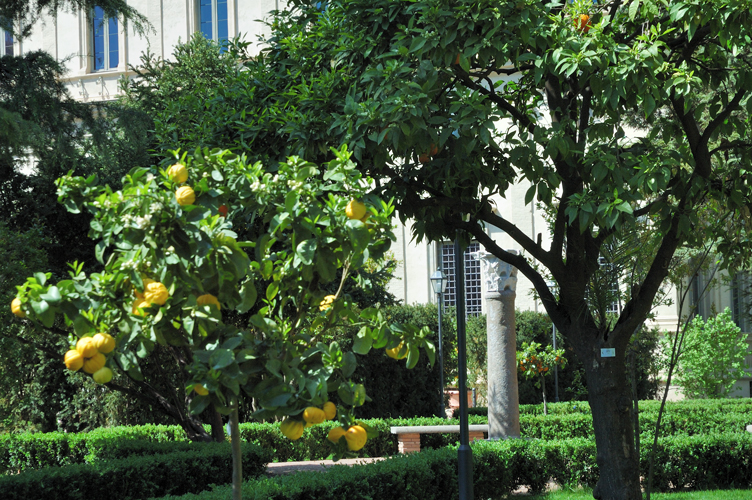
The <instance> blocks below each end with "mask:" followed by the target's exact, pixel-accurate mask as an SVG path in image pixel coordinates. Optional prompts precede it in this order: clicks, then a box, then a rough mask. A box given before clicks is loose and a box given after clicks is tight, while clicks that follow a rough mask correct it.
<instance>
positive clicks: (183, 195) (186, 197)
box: [175, 186, 196, 207]
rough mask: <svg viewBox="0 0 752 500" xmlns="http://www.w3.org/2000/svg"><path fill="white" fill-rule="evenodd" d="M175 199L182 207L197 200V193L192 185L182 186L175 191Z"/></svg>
mask: <svg viewBox="0 0 752 500" xmlns="http://www.w3.org/2000/svg"><path fill="white" fill-rule="evenodd" d="M175 199H176V200H177V201H178V205H180V206H181V207H184V206H186V205H193V204H194V203H195V202H196V193H195V192H194V191H193V188H192V187H191V186H182V187H179V188H178V189H177V191H175Z"/></svg>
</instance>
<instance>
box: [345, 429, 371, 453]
mask: <svg viewBox="0 0 752 500" xmlns="http://www.w3.org/2000/svg"><path fill="white" fill-rule="evenodd" d="M345 439H346V440H347V449H348V450H350V451H358V450H359V449H361V448H362V447H364V446H365V445H366V441H367V440H368V434H367V433H366V430H365V429H364V428H363V427H361V426H359V425H353V426H351V427H350V428H349V429H347V432H345Z"/></svg>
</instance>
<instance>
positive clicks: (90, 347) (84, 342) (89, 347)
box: [76, 337, 99, 358]
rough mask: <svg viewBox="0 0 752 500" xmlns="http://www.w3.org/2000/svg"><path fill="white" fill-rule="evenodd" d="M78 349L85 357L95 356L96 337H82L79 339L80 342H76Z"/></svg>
mask: <svg viewBox="0 0 752 500" xmlns="http://www.w3.org/2000/svg"><path fill="white" fill-rule="evenodd" d="M76 350H77V351H78V352H79V353H80V354H81V356H83V357H84V358H90V357H92V356H94V355H95V354H96V353H97V352H99V351H98V350H97V346H96V344H95V343H94V339H93V338H91V337H81V338H80V339H78V342H76Z"/></svg>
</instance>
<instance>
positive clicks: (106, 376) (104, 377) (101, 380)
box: [92, 366, 112, 384]
mask: <svg viewBox="0 0 752 500" xmlns="http://www.w3.org/2000/svg"><path fill="white" fill-rule="evenodd" d="M92 378H93V379H94V382H96V383H97V384H106V383H107V382H109V381H110V380H112V370H110V369H109V368H107V367H106V366H104V367H102V368H100V369H99V370H97V371H95V372H94V375H92Z"/></svg>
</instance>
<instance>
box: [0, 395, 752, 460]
mask: <svg viewBox="0 0 752 500" xmlns="http://www.w3.org/2000/svg"><path fill="white" fill-rule="evenodd" d="M751 403H752V402H750V401H748V400H709V401H708V400H706V401H691V402H679V403H671V404H669V405H667V411H666V412H665V413H664V417H663V426H662V429H663V430H662V435H663V436H672V435H677V436H678V435H689V436H692V435H700V434H715V433H724V432H743V431H744V430H745V427H746V426H747V425H749V424H752V404H751ZM575 406H577V408H575ZM641 406H643V407H644V408H643V411H641V413H640V430H641V436H642V439H643V441H644V442H647V440H650V439H652V435H653V429H654V426H655V418H656V417H657V409H658V406H659V402H655V401H645V402H641ZM551 407H552V412H551V414H550V415H548V416H543V415H538V414H536V413H535V409H534V408H532V407H525V406H523V407H522V408H521V410H523V411H522V413H521V415H520V428H521V431H522V435H523V437H528V438H539V439H571V438H587V439H592V437H593V426H592V416H591V415H590V413H589V407H587V406H582V405H581V404H573V403H559V404H552V405H551ZM476 410H480V409H476ZM553 410H556V411H553ZM469 420H470V423H471V424H483V423H486V422H487V419H486V417H485V416H480V415H471V416H470V418H469ZM365 422H366V423H367V424H368V425H370V426H372V427H373V428H375V429H376V430H377V431H378V432H379V435H378V437H376V438H373V439H369V440H368V442H367V443H366V446H365V448H364V449H363V450H362V452H361V453H360V455H361V456H364V457H381V456H390V455H394V454H396V453H397V436H395V435H392V434H391V433H390V431H389V428H390V427H392V426H407V425H452V424H459V420H445V419H441V418H439V417H425V418H412V419H385V420H380V419H372V420H365ZM334 425H336V424H334V423H332V422H328V423H324V424H322V425H320V426H316V427H311V428H310V429H309V430H307V431H306V432H305V433H304V434H303V437H301V438H300V439H299V440H297V441H290V440H288V439H286V438H284V437H283V436H282V434H281V432H280V431H279V426H278V425H277V424H272V423H247V424H241V426H240V431H241V437H242V438H243V440H245V441H249V442H253V443H256V444H258V445H260V446H262V447H263V448H265V449H267V450H269V451H270V452H272V453H273V458H272V460H273V461H278V462H285V461H299V460H321V459H325V458H327V457H328V456H329V455H330V453H331V450H330V448H329V447H328V446H327V441H326V435H327V433H328V432H329V429H331V428H332V427H333V426H334ZM185 439H186V437H185V434H184V433H183V431H182V429H181V428H180V427H178V426H164V425H145V426H134V427H116V428H112V429H98V430H96V431H92V432H89V433H80V434H62V433H48V434H13V435H5V436H0V472H6V471H11V472H13V473H16V472H20V471H26V470H32V469H41V468H44V467H52V466H58V465H71V464H83V463H94V462H95V461H97V460H98V459H100V457H101V458H103V459H109V458H123V457H126V456H129V455H131V454H144V453H157V451H156V450H157V448H149V447H146V448H144V447H143V445H142V444H132V443H133V441H134V440H139V441H144V440H145V441H149V442H163V443H166V444H165V445H164V446H163V448H161V451H159V453H168V452H170V451H179V450H188V449H190V447H189V445H188V444H187V443H185V444H182V445H177V442H181V441H182V442H184V441H185ZM458 440H459V435H458V434H423V435H422V436H421V448H423V449H425V448H440V447H443V446H447V445H451V444H455V443H457V442H458ZM186 446H188V447H186ZM142 448H143V450H142Z"/></svg>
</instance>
